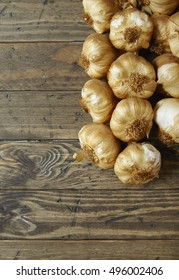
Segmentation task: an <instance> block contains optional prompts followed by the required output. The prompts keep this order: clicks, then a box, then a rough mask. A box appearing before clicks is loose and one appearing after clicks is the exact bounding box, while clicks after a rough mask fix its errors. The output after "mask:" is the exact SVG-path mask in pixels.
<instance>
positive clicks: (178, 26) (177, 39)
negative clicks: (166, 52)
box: [167, 12, 179, 57]
mask: <svg viewBox="0 0 179 280" xmlns="http://www.w3.org/2000/svg"><path fill="white" fill-rule="evenodd" d="M167 30H168V42H169V45H170V49H171V52H172V53H173V55H175V56H177V57H179V12H177V13H175V14H173V15H172V16H171V17H170V18H169V20H168V23H167Z"/></svg>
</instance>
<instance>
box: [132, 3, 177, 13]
mask: <svg viewBox="0 0 179 280" xmlns="http://www.w3.org/2000/svg"><path fill="white" fill-rule="evenodd" d="M129 3H131V4H133V6H134V7H136V8H139V9H143V10H144V11H146V12H148V13H150V14H152V13H154V14H155V13H156V14H164V15H171V14H172V13H173V12H174V10H175V9H176V7H177V5H178V0H129Z"/></svg>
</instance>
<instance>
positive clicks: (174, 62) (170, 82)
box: [153, 54, 179, 98]
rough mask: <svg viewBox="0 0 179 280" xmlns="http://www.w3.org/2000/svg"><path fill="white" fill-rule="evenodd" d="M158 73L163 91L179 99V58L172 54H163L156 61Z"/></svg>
mask: <svg viewBox="0 0 179 280" xmlns="http://www.w3.org/2000/svg"><path fill="white" fill-rule="evenodd" d="M153 63H154V65H155V66H156V71H157V78H158V81H157V83H158V84H160V85H161V86H162V91H163V90H164V92H165V93H166V94H167V95H169V96H172V97H175V98H179V58H177V57H175V56H173V55H172V54H163V55H160V56H158V57H156V58H155V59H154V62H153Z"/></svg>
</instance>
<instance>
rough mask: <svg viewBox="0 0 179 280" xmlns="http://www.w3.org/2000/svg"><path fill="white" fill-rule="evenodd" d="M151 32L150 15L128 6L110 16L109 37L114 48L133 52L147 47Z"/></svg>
mask: <svg viewBox="0 0 179 280" xmlns="http://www.w3.org/2000/svg"><path fill="white" fill-rule="evenodd" d="M152 32H153V23H152V21H151V19H150V17H149V16H148V15H147V14H146V13H144V12H141V11H138V10H137V9H135V8H130V9H125V10H123V11H121V12H117V13H116V14H115V15H114V16H113V17H112V19H111V24H110V34H109V38H110V40H111V42H112V44H113V46H114V47H115V48H117V49H123V50H125V51H130V52H133V51H137V50H139V49H141V48H145V49H147V48H148V47H149V42H150V39H151V36H152Z"/></svg>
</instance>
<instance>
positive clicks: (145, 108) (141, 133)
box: [110, 98, 154, 142]
mask: <svg viewBox="0 0 179 280" xmlns="http://www.w3.org/2000/svg"><path fill="white" fill-rule="evenodd" d="M153 115H154V114H153V109H152V106H151V104H150V102H149V101H147V100H145V99H140V98H128V99H123V100H121V101H120V102H119V103H118V104H117V106H116V108H115V109H114V111H113V114H112V117H111V121H110V128H111V130H112V132H113V134H114V135H115V136H116V137H117V138H118V139H120V140H122V141H123V142H132V141H139V140H141V139H143V138H144V137H145V136H149V133H150V130H151V128H152V124H153Z"/></svg>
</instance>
